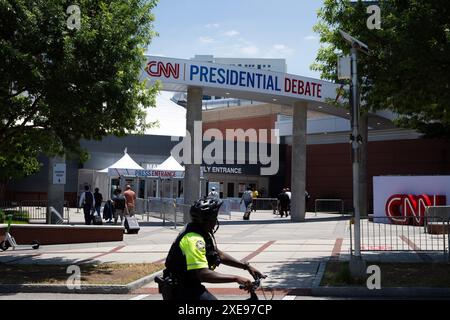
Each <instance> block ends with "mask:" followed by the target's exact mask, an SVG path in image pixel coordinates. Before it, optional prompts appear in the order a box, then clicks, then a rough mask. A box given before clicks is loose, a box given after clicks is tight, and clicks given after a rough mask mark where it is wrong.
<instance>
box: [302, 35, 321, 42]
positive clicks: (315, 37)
mask: <svg viewBox="0 0 450 320" xmlns="http://www.w3.org/2000/svg"><path fill="white" fill-rule="evenodd" d="M303 39H304V40H306V41H313V40H318V39H319V37H317V36H314V35H309V36H307V37H304V38H303Z"/></svg>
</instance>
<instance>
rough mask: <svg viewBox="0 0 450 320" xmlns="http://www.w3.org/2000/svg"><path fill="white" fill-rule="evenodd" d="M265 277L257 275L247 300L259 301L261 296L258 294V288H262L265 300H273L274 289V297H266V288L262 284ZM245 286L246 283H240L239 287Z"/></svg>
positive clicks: (242, 288)
mask: <svg viewBox="0 0 450 320" xmlns="http://www.w3.org/2000/svg"><path fill="white" fill-rule="evenodd" d="M264 278H265V277H264ZM264 278H260V277H257V278H256V279H255V281H253V282H252V288H251V289H250V291H249V293H250V297H249V298H248V299H246V300H247V301H258V300H259V297H258V295H257V294H256V290H258V289H260V290H261V292H262V294H263V296H264V300H273V296H274V293H273V290H270V292H271V293H272V297H271V298H270V299H267V297H266V293H265V292H264V290H265V289H264V288H263V287H262V284H261V280H262V279H264ZM244 288H245V286H244V285H242V284H241V285H239V289H241V290H244Z"/></svg>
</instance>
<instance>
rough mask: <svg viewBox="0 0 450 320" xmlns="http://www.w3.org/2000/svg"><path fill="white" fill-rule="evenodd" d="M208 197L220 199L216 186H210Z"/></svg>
mask: <svg viewBox="0 0 450 320" xmlns="http://www.w3.org/2000/svg"><path fill="white" fill-rule="evenodd" d="M208 198H211V199H215V200H219V199H220V195H219V193H218V192H217V191H216V187H212V188H211V191H210V192H209V193H208Z"/></svg>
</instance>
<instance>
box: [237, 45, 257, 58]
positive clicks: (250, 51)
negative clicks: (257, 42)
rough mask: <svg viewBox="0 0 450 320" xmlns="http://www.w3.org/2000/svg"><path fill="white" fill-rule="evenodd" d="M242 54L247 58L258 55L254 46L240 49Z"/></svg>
mask: <svg viewBox="0 0 450 320" xmlns="http://www.w3.org/2000/svg"><path fill="white" fill-rule="evenodd" d="M240 51H241V53H242V54H245V55H247V56H254V55H257V54H258V53H259V49H258V47H256V46H247V47H242V48H241V49H240Z"/></svg>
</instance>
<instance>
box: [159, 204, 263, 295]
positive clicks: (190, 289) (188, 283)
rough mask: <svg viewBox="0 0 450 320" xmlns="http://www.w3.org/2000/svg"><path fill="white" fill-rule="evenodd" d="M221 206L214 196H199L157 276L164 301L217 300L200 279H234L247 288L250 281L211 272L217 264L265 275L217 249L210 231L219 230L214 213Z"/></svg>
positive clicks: (250, 284) (222, 281) (225, 281)
mask: <svg viewBox="0 0 450 320" xmlns="http://www.w3.org/2000/svg"><path fill="white" fill-rule="evenodd" d="M221 205H222V201H221V200H220V199H216V198H204V199H200V200H198V201H196V202H195V203H194V205H192V207H191V209H190V215H191V219H192V222H191V223H189V224H187V225H186V226H185V228H184V229H183V231H181V233H180V234H179V235H178V237H177V238H176V240H175V241H174V243H173V244H172V246H171V248H170V251H169V254H168V256H167V258H166V264H165V266H166V269H165V270H164V273H163V278H157V279H156V281H157V282H158V284H159V289H160V292H161V293H162V294H163V298H164V300H217V299H216V297H215V296H214V295H212V294H211V293H210V292H209V291H208V290H207V289H206V288H205V287H204V286H203V285H202V282H208V283H228V282H236V283H238V284H239V285H242V286H244V288H245V290H247V291H250V289H251V286H252V282H251V280H249V279H247V278H244V277H240V276H236V275H227V274H221V273H218V272H216V271H214V269H215V268H216V267H218V266H219V264H220V263H223V264H225V265H228V266H232V267H235V268H241V269H244V270H247V271H248V272H249V273H250V274H251V275H252V276H253V277H254V278H255V279H256V278H257V277H259V278H264V277H265V276H263V275H262V274H261V272H259V271H258V270H256V269H255V268H253V267H252V266H250V265H249V264H248V263H247V262H241V261H238V260H236V259H235V258H233V257H231V256H230V255H228V254H226V253H225V252H222V251H220V250H219V249H217V246H216V241H215V238H214V235H213V234H214V233H215V232H216V231H217V229H218V220H217V216H218V213H219V209H220V206H221ZM216 226H217V227H216Z"/></svg>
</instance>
